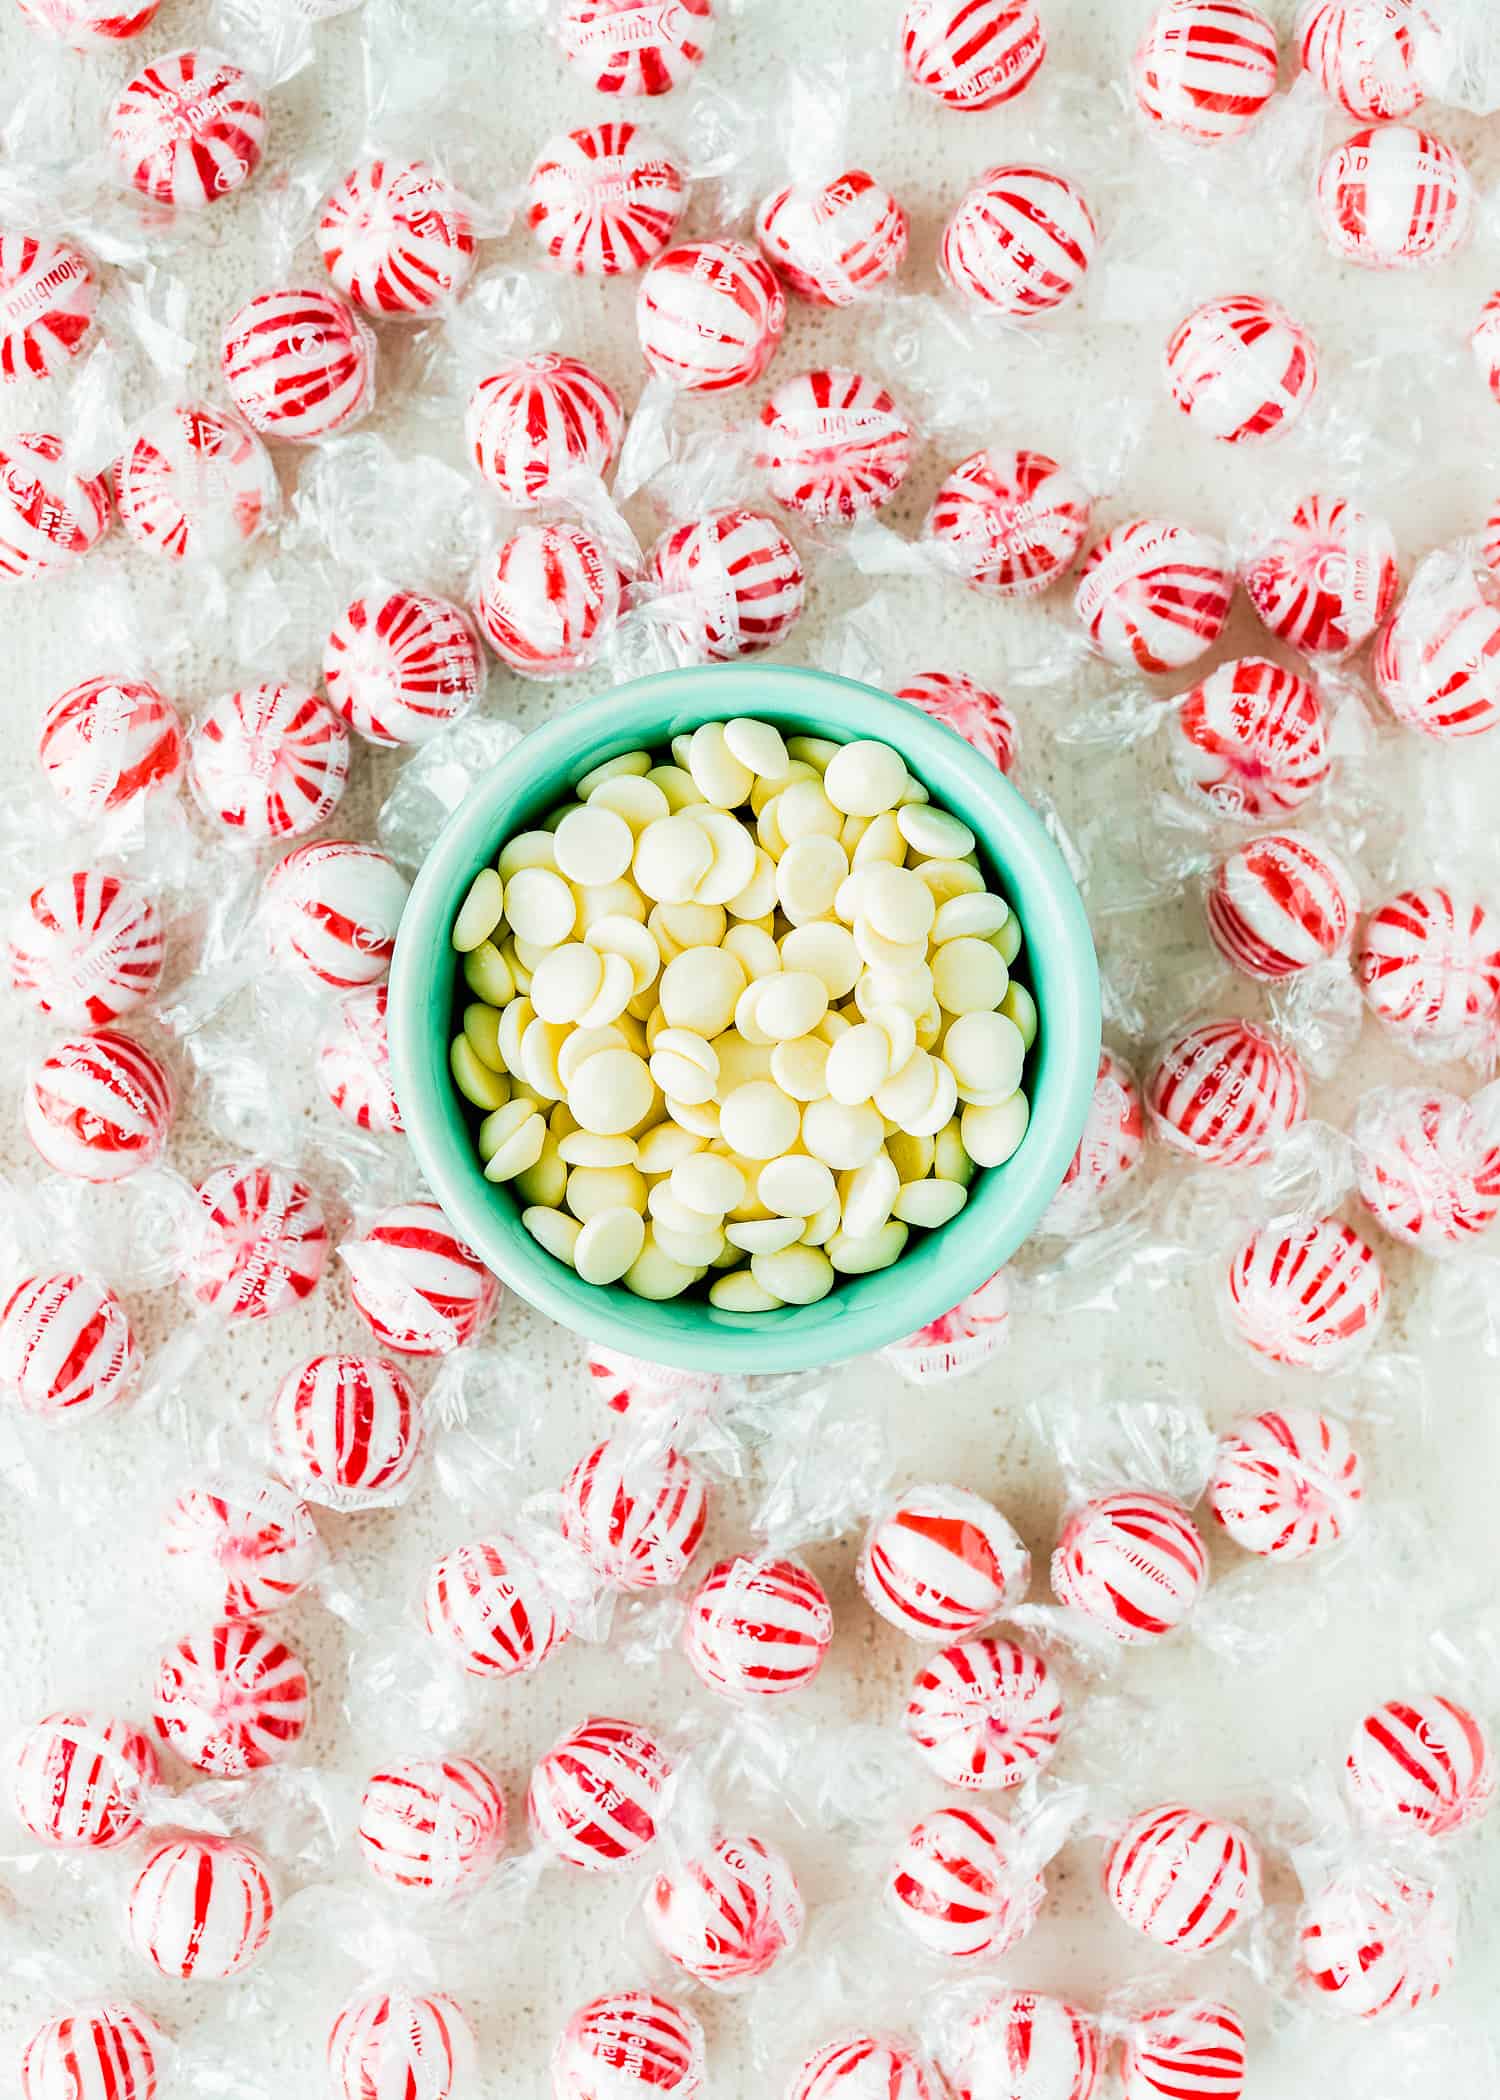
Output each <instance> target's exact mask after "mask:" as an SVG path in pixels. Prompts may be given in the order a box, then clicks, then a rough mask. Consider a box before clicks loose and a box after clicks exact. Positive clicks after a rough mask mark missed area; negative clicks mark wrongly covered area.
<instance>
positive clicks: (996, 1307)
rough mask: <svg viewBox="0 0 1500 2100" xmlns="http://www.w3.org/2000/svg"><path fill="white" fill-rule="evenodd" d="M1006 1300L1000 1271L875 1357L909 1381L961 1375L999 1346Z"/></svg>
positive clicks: (1004, 1332)
mask: <svg viewBox="0 0 1500 2100" xmlns="http://www.w3.org/2000/svg"><path fill="white" fill-rule="evenodd" d="M1010 1304H1011V1288H1010V1279H1009V1277H1008V1276H1007V1274H1006V1272H1005V1270H1004V1269H1000V1270H997V1271H996V1273H995V1274H994V1275H993V1276H992V1277H991V1278H990V1279H989V1281H988V1282H987V1283H982V1284H981V1285H980V1286H979V1288H978V1290H977V1291H971V1292H970V1293H969V1295H968V1297H967V1298H964V1299H961V1300H960V1301H959V1303H958V1304H957V1305H955V1306H953V1307H951V1308H950V1309H949V1311H947V1312H945V1313H942V1314H940V1315H939V1316H938V1318H937V1319H936V1320H929V1321H928V1323H927V1325H926V1326H925V1327H919V1328H918V1329H917V1331H916V1333H915V1334H910V1335H908V1336H907V1337H906V1338H905V1340H903V1341H900V1342H892V1343H891V1344H890V1345H889V1346H888V1347H887V1348H885V1349H883V1350H882V1351H881V1355H882V1356H883V1357H884V1359H885V1361H886V1362H887V1363H889V1364H890V1365H891V1366H892V1368H893V1369H894V1370H896V1371H898V1372H899V1373H900V1375H901V1376H902V1378H904V1379H905V1380H906V1381H907V1383H908V1384H909V1385H930V1384H934V1383H940V1382H942V1381H944V1380H946V1379H949V1378H960V1377H963V1376H965V1375H966V1374H967V1373H968V1372H970V1371H975V1370H978V1369H980V1368H981V1367H982V1366H983V1365H985V1364H987V1363H989V1362H990V1361H991V1360H992V1358H993V1357H994V1356H995V1354H996V1352H997V1351H998V1350H999V1349H1001V1348H1003V1346H1004V1344H1005V1341H1006V1339H1007V1323H1008V1321H1009V1319H1010Z"/></svg>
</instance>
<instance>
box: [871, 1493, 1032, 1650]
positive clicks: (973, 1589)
mask: <svg viewBox="0 0 1500 2100" xmlns="http://www.w3.org/2000/svg"><path fill="white" fill-rule="evenodd" d="M857 1574H858V1579H859V1586H860V1588H861V1589H862V1590H863V1591H864V1593H865V1596H866V1597H867V1598H868V1600H869V1602H870V1604H871V1606H872V1607H873V1608H874V1610H876V1611H877V1612H879V1614H880V1616H881V1618H882V1619H884V1620H886V1621H887V1623H888V1624H890V1625H892V1626H895V1627H897V1628H898V1629H899V1630H900V1631H901V1632H902V1633H906V1634H910V1635H911V1637H912V1639H913V1640H916V1641H955V1640H962V1639H963V1638H964V1636H965V1635H966V1634H971V1633H977V1632H978V1631H979V1629H980V1627H981V1626H985V1625H988V1623H989V1621H990V1620H991V1619H997V1618H999V1616H1000V1614H1001V1613H1002V1612H1004V1611H1007V1610H1009V1608H1010V1607H1011V1606H1012V1605H1013V1604H1019V1603H1020V1601H1021V1599H1022V1598H1023V1597H1024V1596H1025V1595H1026V1587H1027V1584H1028V1583H1029V1582H1030V1580H1031V1555H1030V1554H1029V1553H1028V1552H1027V1550H1026V1548H1025V1546H1024V1545H1023V1544H1022V1541H1021V1538H1020V1536H1019V1534H1018V1533H1017V1531H1016V1530H1015V1527H1014V1526H1013V1525H1012V1524H1010V1523H1009V1522H1008V1520H1007V1519H1006V1518H1005V1517H1003V1516H1002V1515H1001V1514H1000V1512H999V1510H998V1509H996V1508H995V1506H994V1504H993V1503H991V1502H986V1501H985V1499H984V1497H983V1496H982V1495H973V1494H970V1492H969V1491H968V1489H967V1488H958V1487H946V1486H941V1485H939V1486H933V1487H914V1488H908V1489H907V1490H906V1492H905V1493H904V1494H903V1495H902V1496H901V1497H900V1499H899V1501H897V1502H896V1503H895V1505H894V1506H893V1507H892V1508H890V1509H889V1510H887V1511H886V1512H885V1514H884V1515H882V1516H879V1517H877V1518H876V1519H875V1520H874V1522H873V1523H872V1524H871V1526H870V1528H869V1530H868V1531H867V1532H866V1534H865V1542H864V1545H863V1547H862V1548H861V1551H860V1556H859V1566H858V1569H857Z"/></svg>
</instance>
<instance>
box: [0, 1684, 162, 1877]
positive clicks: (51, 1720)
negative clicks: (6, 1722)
mask: <svg viewBox="0 0 1500 2100" xmlns="http://www.w3.org/2000/svg"><path fill="white" fill-rule="evenodd" d="M160 1779H161V1772H160V1769H159V1767H158V1765H157V1762H156V1752H155V1751H154V1750H153V1749H152V1747H151V1742H150V1739H149V1737H147V1736H146V1735H144V1734H143V1733H142V1731H141V1730H140V1729H139V1728H136V1727H133V1726H132V1725H131V1723H130V1722H129V1721H117V1720H113V1719H99V1718H96V1717H95V1716H93V1715H92V1714H48V1715H47V1716H46V1718H45V1719H44V1720H41V1721H38V1722H37V1723H36V1725H35V1727H33V1728H28V1729H27V1730H26V1732H25V1734H24V1735H23V1736H22V1737H21V1740H20V1742H19V1743H18V1744H17V1745H16V1747H15V1749H14V1751H13V1752H12V1755H11V1760H10V1798H11V1805H12V1806H13V1807H14V1809H15V1812H16V1816H17V1819H18V1821H19V1822H20V1823H21V1824H22V1825H23V1826H24V1828H25V1829H27V1830H28V1831H30V1833H31V1835H32V1836H33V1837H34V1838H35V1839H36V1840H37V1842H38V1843H39V1844H42V1845H54V1846H56V1847H58V1849H59V1850H64V1851H71V1852H76V1851H84V1850H93V1851H105V1850H108V1849H109V1848H110V1847H111V1846H114V1845H123V1844H125V1843H127V1842H128V1841H129V1839H131V1838H133V1837H134V1836H135V1835H136V1834H137V1832H138V1831H140V1830H142V1829H144V1827H145V1822H146V1816H147V1812H148V1808H149V1802H150V1796H151V1794H152V1791H153V1790H154V1789H155V1788H156V1786H157V1785H158V1784H159V1783H160Z"/></svg>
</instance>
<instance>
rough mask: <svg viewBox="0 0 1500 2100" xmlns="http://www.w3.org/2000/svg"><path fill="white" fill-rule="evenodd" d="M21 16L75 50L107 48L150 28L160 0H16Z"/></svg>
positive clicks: (35, 27) (103, 49) (44, 33)
mask: <svg viewBox="0 0 1500 2100" xmlns="http://www.w3.org/2000/svg"><path fill="white" fill-rule="evenodd" d="M16 4H17V5H18V6H19V8H20V10H21V13H22V15H23V16H24V17H25V19H26V20H27V21H28V22H29V23H30V24H31V26H32V28H33V29H37V30H40V31H41V33H42V35H43V36H50V37H55V38H56V39H57V41H58V42H59V43H61V44H67V45H69V46H70V47H71V48H72V49H73V50H74V51H108V50H110V49H111V48H112V47H113V46H114V45H115V44H117V43H123V42H124V41H125V40H126V39H127V38H128V37H133V36H139V35H140V33H141V31H142V30H143V29H148V28H149V27H150V26H151V23H152V21H153V19H154V18H155V15H156V10H157V7H158V5H159V4H160V0H125V4H124V5H122V4H121V0H16Z"/></svg>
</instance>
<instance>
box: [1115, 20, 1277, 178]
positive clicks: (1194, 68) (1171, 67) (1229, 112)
mask: <svg viewBox="0 0 1500 2100" xmlns="http://www.w3.org/2000/svg"><path fill="white" fill-rule="evenodd" d="M1130 76H1131V83H1132V85H1133V87H1134V89H1135V99H1136V105H1137V107H1138V108H1139V109H1140V110H1141V111H1142V112H1143V113H1144V114H1145V115H1146V116H1147V117H1149V118H1150V120H1151V122H1152V123H1153V124H1159V125H1161V127H1162V128H1163V130H1165V131H1171V132H1175V133H1176V134H1177V136H1178V137H1179V138H1185V139H1191V140H1192V141H1193V142H1194V144H1196V145H1215V144H1217V142H1218V141H1219V140H1220V139H1232V138H1238V137H1239V135H1240V133H1241V132H1242V131H1246V130H1248V129H1249V127H1250V126H1251V125H1252V124H1253V123H1254V122H1255V120H1256V118H1257V117H1258V116H1259V115H1260V113H1261V111H1262V110H1263V109H1264V108H1265V106H1266V104H1267V103H1268V102H1269V101H1270V99H1271V97H1272V95H1274V94H1275V92H1276V31H1275V30H1274V29H1273V28H1272V26H1271V24H1270V23H1269V22H1268V21H1267V20H1266V18H1265V16H1264V15H1263V14H1262V13H1261V12H1260V10H1259V8H1255V7H1247V6H1246V5H1245V0H1165V5H1164V6H1161V7H1159V8H1158V9H1157V10H1156V13H1155V14H1154V15H1153V16H1152V17H1151V20H1150V21H1149V22H1148V23H1147V25H1146V33H1145V35H1144V36H1143V37H1142V38H1141V41H1140V43H1139V45H1138V46H1137V48H1136V54H1135V57H1134V59H1133V60H1132V62H1131V68H1130Z"/></svg>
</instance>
